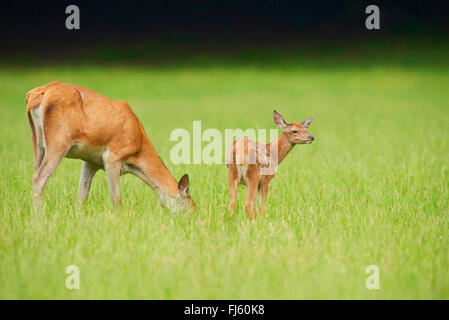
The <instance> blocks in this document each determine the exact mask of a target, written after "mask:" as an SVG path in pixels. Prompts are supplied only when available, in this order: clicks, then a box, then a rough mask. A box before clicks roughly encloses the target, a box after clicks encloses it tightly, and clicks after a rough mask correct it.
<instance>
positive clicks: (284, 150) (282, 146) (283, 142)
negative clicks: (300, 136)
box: [270, 133, 295, 164]
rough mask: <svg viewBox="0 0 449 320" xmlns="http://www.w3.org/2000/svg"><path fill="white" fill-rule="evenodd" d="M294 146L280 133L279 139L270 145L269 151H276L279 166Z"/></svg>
mask: <svg viewBox="0 0 449 320" xmlns="http://www.w3.org/2000/svg"><path fill="white" fill-rule="evenodd" d="M294 146H295V145H294V144H292V143H290V142H289V141H288V140H287V137H286V136H285V134H284V133H281V135H280V136H279V138H277V139H276V140H274V141H273V142H271V143H270V150H277V151H278V164H280V163H281V162H282V161H283V160H284V159H285V157H286V156H287V154H288V153H289V152H290V151H291V150H292V149H293V147H294Z"/></svg>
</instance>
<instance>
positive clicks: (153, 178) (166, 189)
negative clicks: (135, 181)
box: [139, 136, 178, 206]
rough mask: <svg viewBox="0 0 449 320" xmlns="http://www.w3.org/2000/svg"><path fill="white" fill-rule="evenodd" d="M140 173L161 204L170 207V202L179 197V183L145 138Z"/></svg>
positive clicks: (140, 160)
mask: <svg viewBox="0 0 449 320" xmlns="http://www.w3.org/2000/svg"><path fill="white" fill-rule="evenodd" d="M139 158H140V159H139V165H140V168H139V169H140V172H141V173H142V175H143V176H142V177H141V178H142V180H144V181H145V182H146V183H147V184H148V185H149V186H150V187H151V188H152V189H153V190H154V191H155V192H156V195H157V197H158V200H159V202H160V203H161V204H163V205H166V206H168V203H167V201H168V200H170V199H171V200H174V199H176V198H177V196H178V183H177V182H176V180H175V178H174V177H173V176H172V175H171V173H170V171H168V169H167V167H166V166H165V165H164V163H163V162H162V160H161V158H160V157H159V155H158V154H157V152H156V150H155V149H154V148H153V145H152V144H151V142H150V140H149V139H148V137H146V136H145V138H144V141H143V143H142V150H141V152H140V154H139Z"/></svg>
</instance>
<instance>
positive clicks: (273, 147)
mask: <svg viewBox="0 0 449 320" xmlns="http://www.w3.org/2000/svg"><path fill="white" fill-rule="evenodd" d="M273 118H274V122H275V123H276V125H277V126H278V127H279V128H281V129H282V134H281V135H280V136H279V138H278V139H277V140H275V141H273V142H271V143H269V144H266V145H265V144H260V143H257V142H255V141H253V140H251V139H247V138H243V139H238V140H236V141H234V143H233V144H232V146H231V147H230V148H229V152H228V155H227V159H226V163H227V167H228V178H229V193H230V203H229V215H230V216H232V212H233V210H234V207H235V199H236V197H237V188H238V185H239V183H240V184H244V185H246V187H247V188H248V191H247V194H246V199H245V210H246V212H247V215H248V217H249V218H253V217H255V215H256V212H255V209H254V200H255V198H256V194H257V192H259V209H260V210H261V214H262V215H264V214H265V201H266V199H267V195H268V184H269V183H270V181H271V179H273V178H274V176H275V170H276V168H277V165H278V164H280V163H281V162H282V160H284V158H285V157H286V156H287V154H288V153H289V152H290V151H291V150H292V149H293V147H294V146H295V145H297V144H310V143H312V142H313V140H315V138H314V137H313V136H311V135H310V134H309V133H308V132H307V128H308V127H309V126H310V124H311V123H312V120H313V117H311V118H309V119H307V120H305V121H303V122H301V123H299V122H291V123H286V122H285V120H284V119H283V118H282V116H281V115H280V114H279V113H277V112H276V110H274V111H273ZM267 168H269V169H270V170H267Z"/></svg>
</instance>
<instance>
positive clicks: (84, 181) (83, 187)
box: [78, 161, 99, 205]
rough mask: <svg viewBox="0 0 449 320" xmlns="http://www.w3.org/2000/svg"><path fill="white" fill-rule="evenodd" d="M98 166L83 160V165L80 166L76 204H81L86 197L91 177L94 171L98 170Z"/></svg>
mask: <svg viewBox="0 0 449 320" xmlns="http://www.w3.org/2000/svg"><path fill="white" fill-rule="evenodd" d="M98 169H99V167H98V166H96V165H94V164H91V163H89V162H87V161H83V166H82V168H81V177H80V183H79V188H78V204H79V205H82V204H83V203H84V201H85V200H86V198H87V195H88V193H89V190H90V186H91V184H92V179H93V178H94V176H95V173H96V172H97V171H98Z"/></svg>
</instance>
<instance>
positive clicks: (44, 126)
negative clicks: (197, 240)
mask: <svg viewBox="0 0 449 320" xmlns="http://www.w3.org/2000/svg"><path fill="white" fill-rule="evenodd" d="M26 104H27V114H28V120H29V122H30V126H31V132H32V139H33V149H34V159H35V166H34V177H33V197H34V206H35V210H36V211H37V212H38V211H39V209H40V207H41V198H42V191H43V190H44V187H45V184H46V183H47V180H48V178H50V176H51V175H52V174H53V172H54V171H55V170H56V168H57V167H58V165H59V163H60V162H61V160H62V158H63V157H67V158H73V159H81V160H82V161H83V165H82V169H81V178H80V183H79V192H78V202H79V204H82V203H83V202H84V200H85V199H86V197H87V194H88V193H89V189H90V185H91V183H92V179H93V177H94V175H95V173H96V172H97V171H98V170H99V169H103V170H105V171H106V176H107V180H108V185H109V189H110V192H111V196H112V200H113V203H114V206H115V207H118V206H119V205H120V203H121V196H120V183H119V182H120V181H119V180H120V175H123V174H125V173H132V174H134V175H136V176H137V177H139V178H140V179H142V180H143V181H144V182H146V183H147V184H148V185H149V186H150V187H151V188H152V189H153V190H154V191H155V192H156V195H157V198H158V201H159V204H160V205H161V206H165V207H168V208H169V210H170V211H171V212H173V213H175V212H177V211H179V210H182V209H185V208H187V209H190V208H193V207H194V202H193V200H192V198H191V197H190V195H189V177H188V175H187V174H185V175H184V176H183V177H182V178H181V180H180V181H179V183H178V182H176V180H175V179H174V178H173V176H172V175H171V174H170V172H169V171H168V169H167V168H166V167H165V165H164V163H163V162H162V160H161V159H160V158H159V156H158V154H157V153H156V151H155V150H154V148H153V146H152V144H151V142H150V140H149V139H148V137H147V135H146V134H145V131H144V129H143V127H142V124H141V123H140V121H139V119H137V116H136V115H135V114H134V112H133V111H132V110H131V108H130V106H129V105H128V104H127V103H126V102H123V101H116V100H111V99H109V98H107V97H105V96H102V95H100V94H98V93H95V92H93V91H91V90H89V89H86V88H83V87H80V86H75V85H71V84H66V83H62V82H52V83H49V84H46V85H43V86H41V87H38V88H35V89H33V90H31V91H29V92H28V93H27V95H26Z"/></svg>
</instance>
